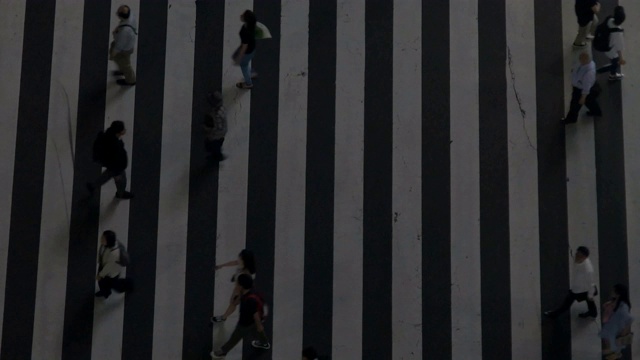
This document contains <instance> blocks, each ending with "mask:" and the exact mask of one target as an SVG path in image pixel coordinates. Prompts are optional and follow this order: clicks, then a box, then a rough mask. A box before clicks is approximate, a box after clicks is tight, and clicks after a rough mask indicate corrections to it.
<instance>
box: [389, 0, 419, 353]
mask: <svg viewBox="0 0 640 360" xmlns="http://www.w3.org/2000/svg"><path fill="white" fill-rule="evenodd" d="M393 5H394V8H393V55H392V56H393V92H392V105H393V115H392V118H393V129H392V134H393V152H392V154H393V155H392V169H393V171H392V173H393V175H392V209H393V230H392V235H393V240H392V241H393V247H392V250H391V254H390V256H391V258H392V266H391V269H392V287H391V289H392V290H391V291H392V294H393V295H392V302H391V305H392V310H391V321H392V333H393V334H394V336H393V349H392V358H393V359H410V358H411V357H413V356H415V354H421V353H422V347H423V344H422V328H423V326H422V324H421V321H420V319H422V244H423V241H422V239H423V236H422V235H423V234H422V232H423V228H422V200H423V197H422V141H421V140H422V119H423V117H422V108H421V107H420V106H412V105H415V104H421V103H422V99H423V97H422V80H423V79H422V76H421V75H422V66H421V65H422V55H423V49H422V44H423V42H422V26H423V25H422V11H421V10H422V8H421V5H420V4H412V3H409V2H406V1H403V0H395V1H394V2H393ZM407 34H416V35H415V36H407ZM407 89H412V91H409V92H408V91H407Z"/></svg>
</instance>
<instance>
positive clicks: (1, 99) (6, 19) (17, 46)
mask: <svg viewBox="0 0 640 360" xmlns="http://www.w3.org/2000/svg"><path fill="white" fill-rule="evenodd" d="M25 6H26V2H25V1H24V0H6V1H5V0H3V1H0V73H1V74H2V81H0V114H2V121H0V136H2V141H0V164H2V167H3V169H4V171H2V172H0V185H2V188H3V189H5V191H3V192H2V194H0V324H2V322H3V317H4V293H5V286H6V279H7V255H8V251H9V224H10V223H11V199H12V196H13V194H12V191H9V189H13V165H14V159H15V154H16V131H17V124H18V103H19V100H20V99H19V96H20V72H21V69H22V40H23V37H24V32H23V29H24V16H25ZM8 54H10V55H8ZM0 339H2V326H0ZM0 341H1V340H0Z"/></svg>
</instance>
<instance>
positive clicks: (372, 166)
mask: <svg viewBox="0 0 640 360" xmlns="http://www.w3.org/2000/svg"><path fill="white" fill-rule="evenodd" d="M392 13H393V1H392V0H383V1H376V2H375V4H374V3H373V2H367V3H366V4H365V19H366V23H365V34H374V33H375V34H376V35H375V36H373V35H371V36H366V37H365V68H364V76H365V77H364V86H365V90H364V161H363V166H364V184H363V190H364V197H363V217H362V227H363V269H362V271H363V273H364V274H366V278H363V282H364V284H363V289H362V296H363V304H362V315H363V317H362V328H363V329H366V336H363V338H362V357H363V358H365V359H369V358H372V359H373V358H379V359H391V358H392V320H391V306H392V301H391V298H392V296H391V291H392V284H391V279H392V277H391V271H392V261H391V256H389V255H390V254H391V253H392V249H393V248H392V240H391V239H392V199H391V197H392V194H391V190H392V175H391V173H392V170H393V169H392V153H393V143H392V142H393V106H392V104H393V98H392V96H393V92H392V89H393V81H392V77H393V17H391V16H389V15H390V14H392Z"/></svg>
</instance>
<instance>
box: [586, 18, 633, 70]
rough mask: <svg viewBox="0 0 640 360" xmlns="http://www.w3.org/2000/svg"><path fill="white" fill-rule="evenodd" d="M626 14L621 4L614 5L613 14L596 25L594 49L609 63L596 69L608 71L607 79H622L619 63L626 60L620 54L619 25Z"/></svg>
mask: <svg viewBox="0 0 640 360" xmlns="http://www.w3.org/2000/svg"><path fill="white" fill-rule="evenodd" d="M626 17H627V16H626V14H625V12H624V8H623V7H622V6H616V7H615V8H614V10H613V16H609V17H607V18H606V19H605V21H604V22H603V23H602V24H600V25H598V29H597V30H596V38H595V39H594V42H593V47H594V49H596V50H598V51H602V52H604V53H605V55H606V56H607V57H608V58H609V60H610V61H611V63H610V64H609V65H606V66H603V67H601V68H599V69H598V73H605V72H607V71H608V72H609V81H616V80H622V77H623V76H624V75H623V74H622V73H621V72H620V65H624V64H626V63H627V62H626V61H625V59H624V57H623V56H622V51H623V50H624V36H623V34H624V30H623V29H622V28H621V27H620V25H622V23H623V22H624V20H625V19H626Z"/></svg>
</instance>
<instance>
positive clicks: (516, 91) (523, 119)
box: [507, 46, 538, 151]
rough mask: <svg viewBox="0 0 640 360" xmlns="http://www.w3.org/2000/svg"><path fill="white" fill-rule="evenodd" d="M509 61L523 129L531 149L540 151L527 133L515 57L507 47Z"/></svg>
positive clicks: (525, 114) (525, 113)
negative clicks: (517, 83)
mask: <svg viewBox="0 0 640 360" xmlns="http://www.w3.org/2000/svg"><path fill="white" fill-rule="evenodd" d="M507 59H508V65H509V73H510V74H511V88H512V89H513V94H514V95H515V96H516V101H517V102H518V108H520V115H521V116H522V129H523V130H524V133H525V134H526V135H527V141H528V142H529V147H530V148H532V149H533V150H536V151H537V150H538V149H536V147H535V146H534V145H533V143H532V142H531V137H530V136H529V132H528V131H527V127H526V124H525V120H526V117H527V112H526V111H525V109H524V108H523V107H522V98H520V93H518V89H516V73H515V72H514V71H513V57H512V56H511V48H510V47H509V46H507Z"/></svg>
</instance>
